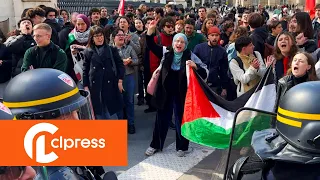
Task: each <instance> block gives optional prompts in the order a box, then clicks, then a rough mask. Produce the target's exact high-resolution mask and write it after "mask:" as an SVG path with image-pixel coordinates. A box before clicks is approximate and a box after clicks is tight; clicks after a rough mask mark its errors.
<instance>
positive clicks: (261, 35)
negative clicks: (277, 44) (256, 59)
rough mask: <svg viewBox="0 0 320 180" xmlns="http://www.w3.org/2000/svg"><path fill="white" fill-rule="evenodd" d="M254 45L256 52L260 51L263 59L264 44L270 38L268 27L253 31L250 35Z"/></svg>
mask: <svg viewBox="0 0 320 180" xmlns="http://www.w3.org/2000/svg"><path fill="white" fill-rule="evenodd" d="M250 37H251V39H252V44H253V45H254V51H258V52H259V53H260V54H261V56H262V57H264V48H265V45H264V43H265V42H266V39H267V38H268V31H267V28H266V26H262V27H259V28H257V29H255V30H253V31H252V33H251V35H250Z"/></svg>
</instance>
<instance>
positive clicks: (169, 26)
mask: <svg viewBox="0 0 320 180" xmlns="http://www.w3.org/2000/svg"><path fill="white" fill-rule="evenodd" d="M165 26H166V27H167V28H173V25H171V24H166V25H165Z"/></svg>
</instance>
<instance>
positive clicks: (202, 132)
mask: <svg viewBox="0 0 320 180" xmlns="http://www.w3.org/2000/svg"><path fill="white" fill-rule="evenodd" d="M187 76H188V90H187V95H186V103H185V109H184V117H183V122H182V127H181V132H182V135H183V136H184V137H186V138H187V139H189V140H190V141H193V142H195V143H198V144H201V145H205V146H210V147H214V148H222V149H224V148H228V146H229V140H230V134H231V130H232V129H231V128H232V123H233V120H234V116H235V112H236V111H237V110H238V109H240V108H241V107H250V108H254V109H259V110H263V111H269V112H272V110H273V108H274V104H275V99H276V87H275V84H274V78H273V77H274V76H273V72H272V69H271V68H269V69H268V70H267V72H266V74H265V75H264V77H263V78H262V79H261V81H260V83H259V84H258V85H257V86H256V87H255V88H253V89H251V90H250V91H248V92H247V93H245V94H243V95H242V96H241V97H239V98H237V99H236V100H234V101H232V102H230V101H226V100H224V99H223V98H221V97H220V96H219V95H217V94H215V93H214V92H212V91H211V90H210V88H209V87H208V86H207V85H206V83H205V82H204V81H203V80H202V79H201V77H200V76H199V75H198V74H197V73H196V72H194V71H193V70H192V69H190V70H189V71H187ZM238 116H239V117H237V122H236V127H235V135H234V142H233V145H234V146H240V147H244V146H249V145H250V142H251V136H252V134H253V132H254V131H256V130H263V129H266V128H269V127H270V122H271V119H270V117H268V116H265V115H263V114H257V113H252V112H251V113H250V112H244V113H240V114H239V115H238Z"/></svg>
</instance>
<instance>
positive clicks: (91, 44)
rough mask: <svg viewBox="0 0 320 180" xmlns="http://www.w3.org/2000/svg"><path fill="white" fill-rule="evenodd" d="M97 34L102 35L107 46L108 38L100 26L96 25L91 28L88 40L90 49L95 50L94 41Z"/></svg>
mask: <svg viewBox="0 0 320 180" xmlns="http://www.w3.org/2000/svg"><path fill="white" fill-rule="evenodd" d="M96 34H102V35H103V38H104V40H103V43H104V44H106V36H105V34H104V31H103V29H102V28H101V27H100V26H97V25H95V26H92V27H91V28H90V33H89V40H88V45H87V47H88V48H93V47H95V46H96V45H95V44H94V40H93V36H94V35H96Z"/></svg>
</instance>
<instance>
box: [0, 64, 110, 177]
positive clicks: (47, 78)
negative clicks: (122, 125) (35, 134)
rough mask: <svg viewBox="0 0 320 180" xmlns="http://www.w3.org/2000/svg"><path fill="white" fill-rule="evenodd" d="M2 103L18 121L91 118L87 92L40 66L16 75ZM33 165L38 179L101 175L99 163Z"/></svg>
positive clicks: (58, 72) (64, 76)
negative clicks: (95, 164)
mask: <svg viewBox="0 0 320 180" xmlns="http://www.w3.org/2000/svg"><path fill="white" fill-rule="evenodd" d="M3 104H4V105H6V106H7V107H8V108H9V109H10V110H11V112H12V113H13V114H14V116H15V118H16V119H17V120H24V119H29V120H30V119H65V120H71V119H72V120H74V119H79V120H81V119H84V120H87V119H93V113H92V108H91V106H90V101H89V92H87V91H85V90H79V89H78V87H77V85H76V83H75V82H74V81H73V80H72V78H71V77H70V76H69V75H67V74H66V73H64V72H62V71H59V70H56V69H49V68H40V69H34V70H29V71H27V72H24V73H21V74H19V75H17V76H16V77H14V78H13V79H11V81H10V82H9V84H8V85H7V87H6V89H5V92H4V95H3ZM79 158H82V157H79ZM34 168H35V169H36V171H37V176H36V178H35V179H39V180H40V179H44V180H47V179H48V180H49V179H50V180H51V179H52V180H56V179H59V180H67V179H68V180H71V179H72V180H77V179H89V180H90V179H91V180H93V179H101V178H100V176H101V175H103V174H104V169H103V167H101V166H95V167H64V166H54V167H52V166H50V167H34Z"/></svg>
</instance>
